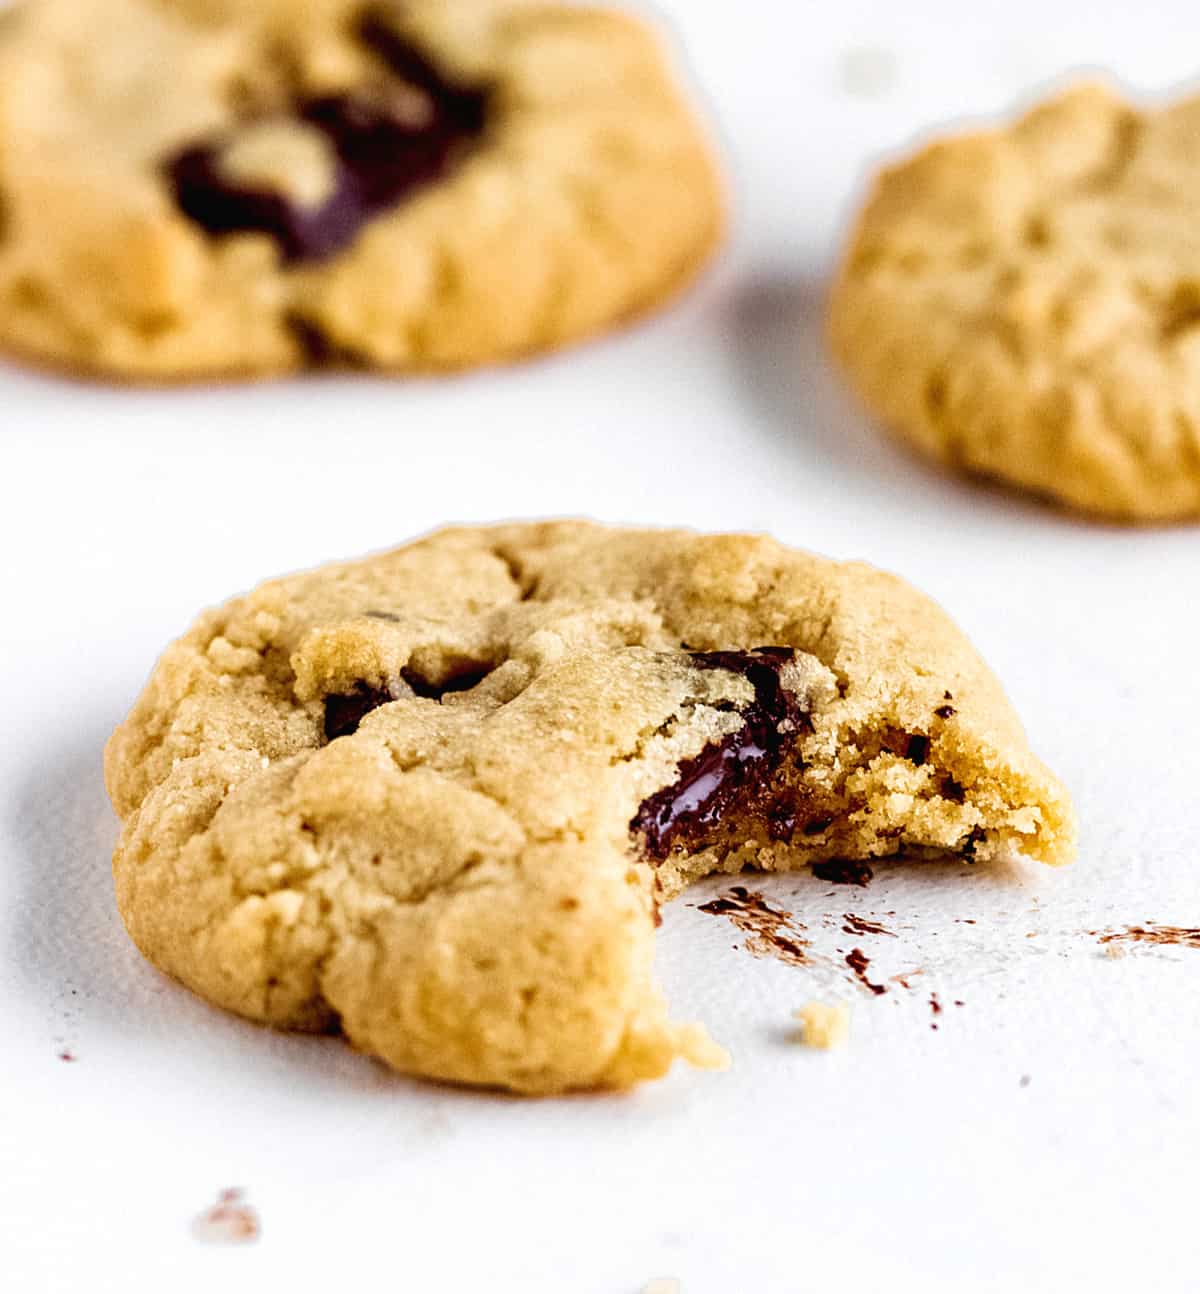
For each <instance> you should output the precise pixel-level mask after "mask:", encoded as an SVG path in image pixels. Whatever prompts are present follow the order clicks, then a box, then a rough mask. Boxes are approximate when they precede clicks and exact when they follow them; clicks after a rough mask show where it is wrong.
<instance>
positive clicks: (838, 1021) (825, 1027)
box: [793, 1000, 850, 1051]
mask: <svg viewBox="0 0 1200 1294" xmlns="http://www.w3.org/2000/svg"><path fill="white" fill-rule="evenodd" d="M793 1014H794V1015H795V1017H796V1019H797V1020H799V1021H800V1024H801V1025H802V1026H803V1028H802V1031H801V1034H800V1041H801V1042H802V1043H804V1045H805V1046H806V1047H818V1048H820V1050H822V1051H831V1050H832V1049H833V1048H835V1047H842V1046H845V1043H846V1040H847V1039H848V1038H849V1037H850V1008H849V1007H848V1006H847V1005H846V1004H845V1003H844V1002H835V1003H833V1005H832V1006H828V1005H826V1003H824V1002H817V1001H815V1000H814V1001H812V1002H806V1003H805V1004H804V1005H803V1006H802V1007H800V1009H799V1010H798V1011H795V1012H793Z"/></svg>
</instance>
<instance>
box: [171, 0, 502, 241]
mask: <svg viewBox="0 0 1200 1294" xmlns="http://www.w3.org/2000/svg"><path fill="white" fill-rule="evenodd" d="M359 35H360V37H361V39H362V40H363V42H364V43H365V44H366V45H368V46H369V47H370V48H371V49H372V50H374V51H375V53H376V54H378V55H379V56H380V57H381V58H382V59H383V61H384V62H385V63H387V64H388V65H389V67H390V68H391V70H392V71H393V72H394V73H395V74H396V76H397V77H399V78H401V79H402V81H403V82H404V83H406V84H407V85H408V86H410V87H416V91H417V92H419V93H420V94H421V95H422V96H424V97H425V98H427V100H428V111H427V112H422V113H416V114H414V113H411V112H409V113H407V114H406V113H403V112H397V111H395V110H391V109H389V107H388V105H387V103H386V101H385V100H384V99H383V98H376V97H373V96H371V95H368V94H361V95H354V94H346V95H331V96H328V97H325V98H319V99H309V100H305V101H301V102H299V103H297V104H296V105H295V107H294V110H293V116H294V119H295V120H296V121H298V122H302V123H304V124H305V125H307V126H309V127H312V128H315V129H316V130H318V131H320V132H321V134H322V135H324V136H325V138H326V140H327V141H328V143H329V145H330V146H331V148H332V150H333V153H334V156H335V158H336V182H335V186H334V190H333V192H332V193H331V194H330V196H329V197H328V198H327V199H326V200H325V201H324V202H322V203H320V204H319V205H317V206H315V207H304V206H301V205H298V204H297V203H294V202H291V201H289V200H288V199H287V198H286V197H285V196H283V195H282V194H279V193H273V192H271V191H270V190H267V189H255V188H244V187H241V186H239V185H238V184H236V183H232V182H231V181H230V180H229V179H228V178H226V176H225V175H224V174H223V172H222V170H221V141H214V142H200V143H197V144H195V145H193V146H191V147H189V148H185V149H184V150H183V151H182V152H179V153H177V154H176V155H175V156H174V157H172V158H170V159H169V160H168V161H167V163H166V172H167V176H168V178H169V180H170V182H171V185H172V188H173V189H174V192H175V200H176V202H177V203H178V204H179V207H180V210H182V211H183V212H184V214H185V215H187V216H188V217H189V218H190V219H192V220H194V221H195V222H196V224H198V225H200V226H201V227H202V228H203V229H205V230H207V231H208V232H209V233H210V234H217V235H220V234H230V233H244V232H249V231H253V232H258V233H265V234H270V235H271V236H272V237H273V238H274V239H275V240H276V242H277V243H278V244H279V247H280V251H281V253H282V255H283V259H284V261H285V262H288V263H293V264H294V263H296V262H299V261H320V260H325V259H327V258H328V257H330V256H333V255H334V254H336V253H337V252H339V251H341V250H342V249H343V248H344V247H346V246H347V245H348V244H349V243H350V242H352V241H353V239H354V238H355V236H356V235H357V234H358V231H359V230H360V229H361V228H362V226H363V225H364V224H365V223H366V222H367V221H368V220H370V219H371V218H372V217H373V216H376V215H378V214H379V213H380V212H382V211H386V210H387V209H388V208H389V207H393V206H395V205H396V204H397V203H398V202H400V201H401V199H403V198H405V197H407V196H408V195H409V194H410V193H412V192H413V191H414V190H416V189H418V188H420V187H421V186H423V185H426V184H429V183H431V182H433V181H434V180H437V179H440V178H441V177H442V176H443V175H444V174H445V173H446V171H447V170H448V169H449V168H450V166H451V165H452V163H453V161H454V159H455V157H456V155H457V154H458V153H459V152H460V150H461V149H462V148H463V147H464V146H466V145H469V144H472V143H474V142H476V141H477V140H478V139H479V137H480V135H481V134H482V133H483V129H484V124H485V121H486V117H487V97H488V96H487V93H486V91H484V90H480V89H471V88H465V87H462V86H456V85H453V84H452V83H451V82H449V81H448V80H446V79H445V78H444V77H443V76H442V75H441V73H440V72H439V71H438V70H437V69H436V68H435V67H434V66H433V64H432V63H430V62H429V60H428V59H426V58H425V56H424V55H423V54H421V53H420V51H418V50H417V49H415V48H413V47H412V46H411V45H410V44H409V43H408V42H407V41H405V40H404V39H403V38H402V37H400V36H398V35H397V34H396V33H395V32H393V31H392V30H390V28H388V27H387V25H386V24H385V23H384V22H382V21H381V20H380V19H378V18H368V19H366V20H365V21H364V22H363V24H362V26H361V27H360V29H359Z"/></svg>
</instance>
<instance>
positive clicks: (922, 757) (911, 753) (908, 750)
mask: <svg viewBox="0 0 1200 1294" xmlns="http://www.w3.org/2000/svg"><path fill="white" fill-rule="evenodd" d="M904 758H905V759H907V760H909V761H910V762H911V763H914V764H918V765H919V764H923V763H924V762H925V761H926V760H927V759H928V758H929V738H928V737H923V736H921V735H919V734H917V735H914V736H911V737H909V739H908V744H907V745H906V746H905V748H904Z"/></svg>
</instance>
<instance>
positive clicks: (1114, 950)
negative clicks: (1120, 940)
mask: <svg viewBox="0 0 1200 1294" xmlns="http://www.w3.org/2000/svg"><path fill="white" fill-rule="evenodd" d="M1104 955H1105V957H1107V958H1108V959H1109V961H1114V962H1119V961H1120V960H1121V958H1122V957H1124V956H1125V949H1124V948H1122V947H1121V945H1120V944H1105V945H1104Z"/></svg>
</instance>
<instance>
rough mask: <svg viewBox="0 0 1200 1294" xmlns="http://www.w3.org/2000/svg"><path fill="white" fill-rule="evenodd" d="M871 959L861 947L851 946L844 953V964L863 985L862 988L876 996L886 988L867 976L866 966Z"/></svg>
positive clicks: (885, 990) (884, 991)
mask: <svg viewBox="0 0 1200 1294" xmlns="http://www.w3.org/2000/svg"><path fill="white" fill-rule="evenodd" d="M870 964H871V959H870V958H869V957H868V956H867V955H866V953H864V952H863V950H862V949H861V948H852V949H851V950H850V951H849V952H848V953H847V954H846V965H847V966H849V967H850V969H851V970H852V971H853V972H854V978H855V979H856V980H858V982H859V983H860V984H861V985H862V986H863V988H865V989H867V990H869V991H870V992H871V993H874V994H875V996H876V997H879V996H880V995H881V994H883V993H886V992H887V988H886V987H885V986H884V985H882V984H872V983H871V981H870V980H869V979H868V978H867V967H868V966H870Z"/></svg>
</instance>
